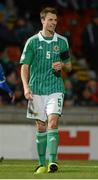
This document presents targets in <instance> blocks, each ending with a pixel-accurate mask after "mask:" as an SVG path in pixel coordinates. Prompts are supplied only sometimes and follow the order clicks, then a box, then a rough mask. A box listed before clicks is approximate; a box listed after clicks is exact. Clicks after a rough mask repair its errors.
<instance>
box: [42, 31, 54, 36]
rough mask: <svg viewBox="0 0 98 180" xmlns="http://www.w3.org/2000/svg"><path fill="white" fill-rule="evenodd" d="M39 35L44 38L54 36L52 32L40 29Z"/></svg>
mask: <svg viewBox="0 0 98 180" xmlns="http://www.w3.org/2000/svg"><path fill="white" fill-rule="evenodd" d="M41 34H42V36H44V37H52V36H53V35H54V32H51V31H46V30H44V29H42V31H41Z"/></svg>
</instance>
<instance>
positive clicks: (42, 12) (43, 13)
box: [40, 7, 57, 19]
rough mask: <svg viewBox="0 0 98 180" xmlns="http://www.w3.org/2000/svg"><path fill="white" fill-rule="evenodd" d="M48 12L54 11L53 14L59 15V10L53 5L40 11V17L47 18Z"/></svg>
mask: <svg viewBox="0 0 98 180" xmlns="http://www.w3.org/2000/svg"><path fill="white" fill-rule="evenodd" d="M48 13H52V14H56V15H57V10H56V8H53V7H46V8H44V9H43V10H42V11H41V12H40V18H41V19H45V17H46V15H47V14H48Z"/></svg>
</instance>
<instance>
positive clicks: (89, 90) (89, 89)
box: [81, 79, 98, 106]
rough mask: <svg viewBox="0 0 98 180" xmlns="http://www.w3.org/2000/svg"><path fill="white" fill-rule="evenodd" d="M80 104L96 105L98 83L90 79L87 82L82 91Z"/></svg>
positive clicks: (97, 101) (97, 103)
mask: <svg viewBox="0 0 98 180" xmlns="http://www.w3.org/2000/svg"><path fill="white" fill-rule="evenodd" d="M81 102H82V105H86V106H94V105H98V83H97V82H96V80H94V79H91V80H89V81H88V82H87V84H86V86H85V88H84V90H83V92H82V99H81Z"/></svg>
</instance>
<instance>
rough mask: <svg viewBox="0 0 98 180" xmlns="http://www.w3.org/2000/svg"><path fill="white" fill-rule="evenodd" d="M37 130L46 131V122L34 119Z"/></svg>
mask: <svg viewBox="0 0 98 180" xmlns="http://www.w3.org/2000/svg"><path fill="white" fill-rule="evenodd" d="M36 125H37V131H39V132H45V131H46V123H45V122H42V121H36Z"/></svg>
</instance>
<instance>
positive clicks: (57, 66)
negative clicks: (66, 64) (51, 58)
mask: <svg viewBox="0 0 98 180" xmlns="http://www.w3.org/2000/svg"><path fill="white" fill-rule="evenodd" d="M52 68H53V69H54V70H55V71H60V70H61V69H62V62H60V61H57V62H55V63H53V64H52Z"/></svg>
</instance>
